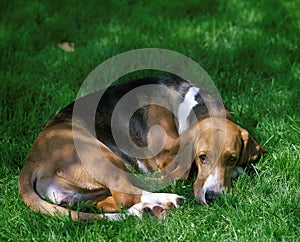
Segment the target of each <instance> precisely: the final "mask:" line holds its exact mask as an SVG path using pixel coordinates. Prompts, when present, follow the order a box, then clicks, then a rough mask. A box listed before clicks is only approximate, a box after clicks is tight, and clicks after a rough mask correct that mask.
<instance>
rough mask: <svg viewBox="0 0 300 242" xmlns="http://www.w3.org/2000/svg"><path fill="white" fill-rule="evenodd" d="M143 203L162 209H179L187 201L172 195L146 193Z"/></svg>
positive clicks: (142, 199)
mask: <svg viewBox="0 0 300 242" xmlns="http://www.w3.org/2000/svg"><path fill="white" fill-rule="evenodd" d="M141 201H142V203H151V204H158V205H162V207H175V208H178V207H179V206H180V205H181V204H182V203H185V202H187V199H186V198H185V197H183V196H179V195H177V194H172V193H151V192H146V191H144V192H143V195H142V197H141Z"/></svg>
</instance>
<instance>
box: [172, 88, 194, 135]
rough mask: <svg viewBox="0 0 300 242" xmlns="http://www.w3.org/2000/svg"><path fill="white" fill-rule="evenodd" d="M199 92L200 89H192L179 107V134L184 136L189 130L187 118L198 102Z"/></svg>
mask: <svg viewBox="0 0 300 242" xmlns="http://www.w3.org/2000/svg"><path fill="white" fill-rule="evenodd" d="M198 92H199V88H197V87H190V88H189V90H188V92H187V93H186V94H185V96H184V100H183V102H182V103H180V105H179V107H178V112H177V117H178V134H179V135H180V134H182V132H184V131H185V130H186V129H187V128H188V123H187V118H188V116H189V114H190V112H191V111H192V109H193V107H195V106H196V105H197V104H198V102H197V101H196V100H195V97H196V95H197V94H198Z"/></svg>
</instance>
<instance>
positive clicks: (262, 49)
mask: <svg viewBox="0 0 300 242" xmlns="http://www.w3.org/2000/svg"><path fill="white" fill-rule="evenodd" d="M299 9H300V2H299V1H297V0H294V1H292V0H289V1H286V0H261V1H246V0H244V1H243V0H229V1H222V0H213V1H201V2H200V3H199V2H198V1H188V2H187V3H183V2H182V1H163V2H162V1H149V2H144V1H109V2H99V1H89V2H86V1H77V2H76V3H75V2H73V1H63V2H61V1H58V2H57V3H54V2H53V1H33V0H32V1H27V2H26V3H25V2H23V1H18V0H16V1H8V0H6V1H1V3H0V16H1V17H0V19H1V22H0V36H1V38H0V52H1V56H0V68H1V69H0V80H1V89H0V96H1V104H0V110H1V112H0V115H1V116H0V120H1V121H0V122H1V123H0V124H1V125H0V135H1V136H0V143H1V146H0V154H1V157H0V159H1V163H0V177H1V178H0V187H1V189H0V205H1V213H0V240H1V241H23V240H25V241H47V240H48V241H92V240H96V241H107V240H112V241H143V240H147V241H195V240H201V241H237V240H239V241H249V240H251V241H297V240H298V239H299V237H300V162H299V159H300V155H299V150H300V143H299V140H300V101H299V96H300V95H299V94H300V49H299V43H300V35H299V31H300V29H299V26H300V12H299ZM62 41H70V42H75V44H76V51H75V52H72V53H69V52H64V51H62V50H61V49H58V48H57V44H58V43H60V42H62ZM145 47H156V48H166V49H170V50H175V51H177V52H179V53H182V54H184V55H186V56H188V57H190V58H192V59H193V60H195V61H196V62H197V63H199V64H200V65H201V66H202V67H203V68H204V69H205V70H206V71H207V72H208V73H209V75H210V76H211V77H212V79H213V80H214V81H215V84H216V86H217V87H218V90H219V92H220V93H221V95H222V98H223V100H224V102H225V104H226V105H227V107H228V108H229V109H230V110H231V111H233V113H234V116H235V118H236V121H237V123H239V124H241V125H242V126H243V127H245V128H246V129H248V130H249V132H250V133H251V134H252V135H253V136H254V137H255V138H256V139H257V140H258V141H259V142H260V144H262V145H263V146H264V147H265V148H266V149H267V150H268V151H269V154H268V155H267V156H264V158H263V159H262V160H261V161H260V162H259V163H258V164H257V165H256V166H255V167H254V171H253V172H251V173H248V175H244V176H242V177H240V178H239V179H238V180H237V181H236V182H235V184H234V190H233V194H230V195H229V194H228V195H224V196H222V197H221V198H220V199H218V200H217V201H216V202H215V203H214V204H213V205H212V206H211V207H204V206H199V205H197V204H195V203H194V202H193V194H192V182H187V183H183V182H177V183H176V184H174V185H172V186H170V187H169V188H167V191H168V192H176V193H179V194H181V195H184V196H186V197H187V198H188V199H189V201H190V202H189V203H188V204H186V205H184V206H183V207H182V208H181V209H179V210H174V211H172V212H171V213H170V215H169V216H168V217H167V218H166V220H163V221H160V220H156V219H152V218H146V219H145V220H143V221H140V220H138V219H137V218H133V217H131V218H128V219H127V220H125V221H122V222H108V221H99V222H96V223H94V224H87V223H85V222H79V223H75V222H73V221H70V219H69V218H68V217H56V218H50V217H48V216H45V215H41V214H37V213H33V212H32V211H30V210H29V209H28V208H27V207H26V206H25V205H24V204H23V203H22V201H21V200H20V198H19V196H18V192H17V179H18V175H19V172H20V169H21V167H22V166H23V164H24V162H25V161H26V156H27V154H28V152H29V149H30V147H31V145H32V142H33V141H34V139H35V137H36V136H37V134H38V133H39V132H40V130H41V129H42V128H43V126H44V125H45V124H46V123H47V122H48V120H49V119H50V118H51V117H52V116H53V115H54V114H55V113H57V112H58V111H59V110H60V109H61V108H62V107H64V106H65V105H67V104H68V103H69V102H71V101H72V100H73V99H74V98H75V97H76V94H77V91H78V89H79V87H80V85H81V83H82V82H83V80H84V79H85V77H86V76H87V75H88V74H89V73H90V72H91V71H92V70H93V69H94V68H95V67H96V66H97V65H99V64H100V63H102V62H103V61H104V60H106V59H108V58H110V57H112V56H114V55H116V54H120V53H123V52H125V51H128V50H132V49H136V48H145ZM142 74H143V73H141V74H140V75H142Z"/></svg>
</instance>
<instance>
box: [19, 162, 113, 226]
mask: <svg viewBox="0 0 300 242" xmlns="http://www.w3.org/2000/svg"><path fill="white" fill-rule="evenodd" d="M34 168H35V166H34V164H32V163H31V162H30V161H27V163H26V164H25V165H24V167H23V169H22V170H21V174H20V177H19V184H18V188H19V194H20V196H21V198H22V200H23V201H24V203H25V204H26V205H27V206H28V207H29V208H30V209H32V210H33V211H36V212H41V213H43V214H47V215H51V216H55V215H65V216H69V217H71V219H72V220H74V221H79V220H87V221H90V222H92V221H93V220H99V219H103V218H108V219H117V217H118V215H119V214H108V216H106V215H105V214H91V213H84V212H78V211H74V210H70V209H67V208H64V207H61V206H58V205H55V204H51V203H49V202H47V201H45V200H43V199H42V198H41V197H40V196H39V195H38V194H37V192H36V191H35V188H34V187H35V183H36V181H37V178H38V172H37V171H36V169H34Z"/></svg>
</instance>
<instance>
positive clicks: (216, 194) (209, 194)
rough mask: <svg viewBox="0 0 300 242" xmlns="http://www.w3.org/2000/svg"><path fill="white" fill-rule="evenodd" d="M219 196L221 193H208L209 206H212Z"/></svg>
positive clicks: (210, 191)
mask: <svg viewBox="0 0 300 242" xmlns="http://www.w3.org/2000/svg"><path fill="white" fill-rule="evenodd" d="M219 195H220V193H219V192H215V191H213V190H208V191H206V193H205V200H206V202H207V204H209V205H210V204H211V203H212V202H213V200H214V199H216V198H217V197H218V196H219Z"/></svg>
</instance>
